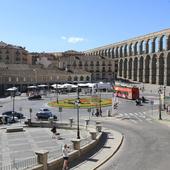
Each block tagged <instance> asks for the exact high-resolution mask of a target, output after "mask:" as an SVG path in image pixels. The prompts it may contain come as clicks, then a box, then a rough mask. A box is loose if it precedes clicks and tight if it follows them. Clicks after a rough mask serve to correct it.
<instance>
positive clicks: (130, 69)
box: [128, 58, 132, 79]
mask: <svg viewBox="0 0 170 170" xmlns="http://www.w3.org/2000/svg"><path fill="white" fill-rule="evenodd" d="M128 64H129V65H128V66H129V75H128V79H132V58H130V59H129V62H128Z"/></svg>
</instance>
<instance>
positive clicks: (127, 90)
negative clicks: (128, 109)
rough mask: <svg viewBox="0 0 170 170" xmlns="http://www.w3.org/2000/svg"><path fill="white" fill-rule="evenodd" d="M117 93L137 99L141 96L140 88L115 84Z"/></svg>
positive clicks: (117, 94) (118, 95) (126, 97)
mask: <svg viewBox="0 0 170 170" xmlns="http://www.w3.org/2000/svg"><path fill="white" fill-rule="evenodd" d="M113 89H114V91H115V95H116V96H117V97H122V98H125V99H132V100H136V99H138V98H139V88H137V87H126V86H114V87H113Z"/></svg>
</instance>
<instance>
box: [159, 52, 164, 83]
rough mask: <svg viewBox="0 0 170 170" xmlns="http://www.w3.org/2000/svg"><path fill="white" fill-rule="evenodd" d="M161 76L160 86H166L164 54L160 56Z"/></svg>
mask: <svg viewBox="0 0 170 170" xmlns="http://www.w3.org/2000/svg"><path fill="white" fill-rule="evenodd" d="M158 67H159V76H158V81H159V82H158V83H159V84H160V85H163V84H164V54H163V53H161V54H160V56H159V66H158Z"/></svg>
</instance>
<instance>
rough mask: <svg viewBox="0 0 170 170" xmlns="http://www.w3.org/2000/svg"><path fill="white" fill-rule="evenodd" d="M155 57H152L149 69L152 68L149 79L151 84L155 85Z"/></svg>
mask: <svg viewBox="0 0 170 170" xmlns="http://www.w3.org/2000/svg"><path fill="white" fill-rule="evenodd" d="M156 59H157V55H156V54H155V55H153V57H152V61H151V68H152V77H151V83H152V84H156V63H157V61H156Z"/></svg>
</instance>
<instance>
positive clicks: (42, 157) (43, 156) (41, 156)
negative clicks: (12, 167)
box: [35, 150, 48, 170]
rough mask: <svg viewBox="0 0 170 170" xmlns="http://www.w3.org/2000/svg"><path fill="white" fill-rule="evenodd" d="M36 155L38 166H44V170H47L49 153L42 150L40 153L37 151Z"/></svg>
mask: <svg viewBox="0 0 170 170" xmlns="http://www.w3.org/2000/svg"><path fill="white" fill-rule="evenodd" d="M35 154H36V155H37V161H38V164H43V170H47V169H48V167H47V159H48V151H47V150H40V151H36V152H35Z"/></svg>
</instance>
